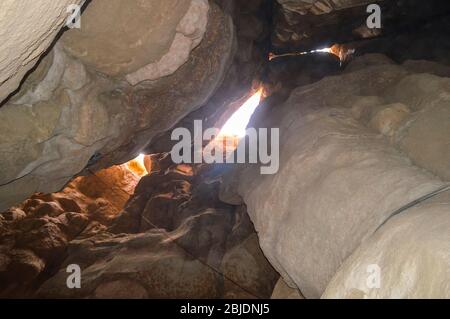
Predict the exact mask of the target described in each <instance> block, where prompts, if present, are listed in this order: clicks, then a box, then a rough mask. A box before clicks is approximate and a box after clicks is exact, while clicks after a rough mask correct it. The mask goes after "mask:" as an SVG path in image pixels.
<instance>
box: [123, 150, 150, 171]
mask: <svg viewBox="0 0 450 319" xmlns="http://www.w3.org/2000/svg"><path fill="white" fill-rule="evenodd" d="M144 158H145V154H139V155H138V157H136V158H135V159H132V160H131V161H129V162H128V163H126V166H127V168H128V169H129V170H130V171H132V172H133V173H135V174H136V175H138V176H144V175H146V174H148V172H147V169H146V168H145V165H144Z"/></svg>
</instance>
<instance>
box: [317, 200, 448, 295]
mask: <svg viewBox="0 0 450 319" xmlns="http://www.w3.org/2000/svg"><path fill="white" fill-rule="evenodd" d="M449 207H450V195H449V194H448V193H446V194H444V193H443V194H441V195H439V196H438V197H436V198H434V199H432V200H430V201H428V202H424V203H422V204H420V205H418V206H416V207H414V208H411V209H410V210H408V211H407V212H405V213H404V214H401V215H398V216H396V217H393V218H392V219H391V220H390V221H389V222H388V223H387V224H386V225H385V226H383V227H382V228H380V229H379V230H378V231H377V232H376V233H375V234H374V235H373V236H371V237H370V238H369V239H368V240H367V241H366V242H364V243H363V244H362V245H361V246H360V247H359V248H358V249H357V250H356V251H355V252H354V253H353V254H352V255H351V256H350V257H349V258H348V259H347V260H346V261H345V263H344V264H343V265H342V266H341V267H340V269H339V270H338V272H337V273H336V275H335V276H334V277H333V279H332V280H331V282H330V284H329V285H328V287H327V289H326V291H325V293H324V294H323V296H322V297H323V298H358V299H359V298H400V299H405V298H411V299H418V298H419V299H420V298H438V299H439V298H442V299H448V298H450V267H449V265H450V231H449V230H450V215H449ZM370 265H378V266H379V267H380V286H379V288H376V287H373V286H371V285H368V284H367V283H368V282H369V283H371V281H370V278H369V275H370V273H368V269H370V268H369V267H370Z"/></svg>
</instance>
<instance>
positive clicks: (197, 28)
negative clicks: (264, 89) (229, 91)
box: [0, 0, 234, 210]
mask: <svg viewBox="0 0 450 319" xmlns="http://www.w3.org/2000/svg"><path fill="white" fill-rule="evenodd" d="M122 2H123V1H120V3H119V2H117V1H116V2H114V3H113V4H114V6H119V8H120V5H121V4H122ZM178 2H180V1H171V2H169V1H167V3H166V1H165V2H163V3H162V2H160V1H156V2H152V3H154V4H155V6H157V7H156V8H160V9H161V10H162V12H160V13H158V10H156V9H155V8H153V9H152V8H150V7H146V10H150V11H152V10H154V11H152V14H161V15H162V13H163V12H167V10H169V9H168V8H170V5H173V4H174V3H178ZM181 2H182V3H187V5H186V12H185V13H186V15H183V14H181V13H180V12H179V11H177V10H169V14H168V16H167V19H168V20H166V19H162V20H157V21H155V22H154V23H157V22H158V21H159V23H162V25H164V28H163V29H162V30H161V32H162V33H164V34H165V32H167V33H168V34H167V39H168V40H167V41H168V43H169V42H170V43H169V47H170V44H172V43H173V42H172V40H174V41H175V42H176V41H177V40H176V37H175V34H172V33H175V32H178V33H179V34H185V33H186V36H188V37H189V39H191V40H192V46H191V47H190V50H191V49H193V48H194V47H195V45H198V46H197V47H196V50H194V51H192V52H191V54H190V55H189V58H188V59H187V61H186V62H185V63H184V64H183V65H182V66H181V67H180V68H178V70H177V71H176V72H175V73H173V74H171V75H170V76H164V77H163V78H161V79H158V80H154V81H144V82H142V83H140V84H139V85H137V86H136V87H131V86H129V85H128V84H127V82H126V81H125V80H124V78H122V79H121V80H120V79H119V81H118V80H117V79H113V78H111V77H108V76H102V75H99V74H98V71H99V70H100V71H101V67H100V68H99V67H98V65H101V64H102V61H103V62H104V65H109V64H110V63H113V62H117V61H118V60H120V59H122V58H123V57H122V56H120V54H122V53H123V54H125V53H127V52H128V53H129V43H128V42H126V41H122V42H121V41H117V39H116V38H114V37H113V38H108V37H106V38H107V39H108V41H111V40H114V48H113V49H114V50H115V51H117V52H118V54H119V56H118V57H116V58H117V59H118V60H117V61H116V60H114V61H113V62H111V60H110V59H112V58H114V55H112V54H111V52H110V51H111V50H112V48H111V47H110V50H109V51H108V52H107V54H106V55H102V54H100V53H101V52H103V53H105V52H104V51H102V50H103V48H101V49H99V50H100V51H98V52H97V51H94V52H91V53H92V55H89V54H88V55H84V54H82V53H83V52H81V53H80V52H78V53H79V54H77V53H76V50H75V49H74V48H72V47H69V46H68V45H69V44H71V45H72V44H73V45H75V44H74V43H78V41H81V42H83V41H86V44H89V43H90V45H87V47H90V46H92V45H93V42H92V41H91V40H92V39H91V38H90V33H87V34H85V33H83V32H80V31H77V30H70V31H69V32H67V34H66V35H65V36H64V37H65V40H64V41H62V43H58V44H57V45H56V46H55V48H54V49H53V50H52V51H51V52H50V54H48V56H47V57H46V58H45V59H44V61H42V63H41V65H40V66H39V67H38V69H37V71H36V72H37V73H36V74H33V75H32V76H30V77H29V78H28V79H27V80H26V81H25V83H24V85H23V88H22V90H21V91H20V92H19V93H18V94H17V95H16V96H14V97H13V98H12V99H11V100H10V101H9V102H8V103H7V104H5V105H4V106H2V107H1V108H0V120H1V121H2V122H3V123H5V125H4V126H2V127H1V128H0V131H1V137H0V151H1V155H0V161H1V163H2V165H1V168H0V185H1V186H0V210H5V209H7V208H8V207H11V206H13V205H15V204H17V203H18V202H20V201H22V200H23V199H25V198H26V197H28V196H30V195H31V194H33V193H35V192H54V191H58V190H60V189H62V188H63V187H64V186H65V184H66V183H67V182H68V181H69V180H70V179H71V178H72V177H73V176H74V175H77V174H79V173H80V172H82V171H83V170H84V169H85V168H86V167H87V166H89V167H91V169H92V170H99V169H102V168H104V167H109V166H111V165H113V164H121V163H124V162H126V161H128V160H130V159H131V158H133V157H134V156H136V155H137V154H138V153H139V151H140V150H141V149H142V148H143V147H144V146H146V145H147V144H149V143H150V142H151V140H152V138H153V137H154V136H156V135H157V134H159V133H161V132H164V131H167V130H168V129H169V128H171V127H172V126H173V125H175V124H176V123H177V122H178V121H179V120H180V119H181V118H183V117H184V116H186V115H187V114H188V113H189V112H191V111H193V110H195V109H197V108H199V107H200V106H202V105H203V104H205V103H206V101H207V100H208V99H209V98H210V97H211V96H212V95H213V93H214V92H215V90H216V89H217V87H219V86H220V84H221V82H222V80H223V78H224V76H225V74H226V72H227V66H228V65H229V64H230V62H231V60H232V58H233V52H234V50H233V43H234V29H233V23H232V21H231V19H230V17H229V16H227V15H225V14H224V13H223V12H222V11H221V10H220V9H219V8H218V7H217V5H213V4H212V5H211V6H210V7H209V8H208V6H207V4H206V3H205V2H204V1H203V0H192V6H190V4H191V2H189V1H181ZM181 2H180V3H181ZM93 3H96V4H95V7H94V9H92V10H91V11H92V12H91V13H90V14H91V15H92V16H87V17H86V19H85V20H86V21H84V18H83V17H82V23H83V22H85V23H86V24H87V26H86V28H88V29H89V30H91V29H92V28H93V29H95V30H97V29H96V28H99V30H98V32H101V30H102V28H106V27H107V26H109V27H110V28H109V29H108V30H109V31H110V32H111V33H112V34H111V36H113V35H114V34H115V33H114V32H119V33H120V32H122V31H121V29H120V28H119V27H120V26H121V25H128V22H129V19H130V17H129V16H127V15H126V14H125V13H126V12H127V11H126V10H118V11H117V12H116V13H117V14H119V16H115V15H103V13H102V14H101V15H100V17H98V14H99V12H103V11H102V10H103V9H105V10H107V8H103V9H102V7H108V5H109V4H110V2H109V1H95V2H93ZM142 4H143V2H141V1H137V0H136V1H127V3H126V5H127V6H129V7H130V8H131V9H133V10H134V11H133V12H135V11H136V10H139V5H142ZM122 5H123V4H122ZM177 8H178V7H177ZM179 8H180V10H181V8H182V6H180V7H179ZM116 9H117V7H116ZM131 9H130V10H131ZM181 11H183V10H181ZM86 12H90V11H89V6H88V9H87V11H86ZM96 12H97V14H95V13H96ZM206 14H208V17H209V18H208V20H207V21H208V25H207V28H206V31H205V32H204V27H205V23H206V20H205V19H206V16H205V15H206ZM122 15H124V16H122ZM172 15H175V16H176V17H177V18H174V17H172ZM164 16H166V15H164ZM167 21H172V22H171V23H169V24H164V23H166V22H167ZM174 21H175V22H174ZM116 24H117V25H116ZM113 25H116V27H117V29H114V28H113V27H112V26H113ZM131 25H132V24H131ZM158 26H159V27H161V25H159V24H158ZM170 26H172V27H173V28H172V29H173V30H172V29H171V28H170ZM81 30H84V29H83V28H82V29H81ZM127 30H128V29H127ZM171 30H172V31H173V32H172V31H171ZM177 30H178V31H177ZM139 31H140V29H137V30H134V32H135V33H133V34H134V35H132V34H129V36H130V38H132V37H133V36H136V37H140V36H141V35H142V33H140V32H139ZM203 32H204V33H203ZM121 34H122V33H121ZM151 34H152V37H153V33H151ZM170 34H172V36H173V39H172V40H170V39H171V35H170ZM122 36H123V34H122ZM72 37H74V38H76V41H75V40H73V42H71V41H69V40H70V39H71V38H72ZM117 37H118V38H120V36H119V35H117ZM158 37H161V38H162V35H161V34H158ZM202 38H203V40H202V41H201V42H200V40H201V39H202ZM150 40H151V39H150ZM150 40H149V41H150ZM96 41H97V40H96ZM96 41H94V42H95V45H98V43H97V42H96ZM136 41H137V42H139V39H136ZM81 42H80V43H81ZM141 42H142V47H137V48H136V50H137V51H139V52H141V53H142V52H144V53H145V51H146V50H145V47H147V46H149V45H150V44H149V43H148V42H145V41H144V40H143V39H142V41H141ZM144 42H145V43H144ZM83 43H84V42H83ZM109 44H110V45H112V43H109ZM105 45H107V44H105ZM151 47H152V48H153V49H155V50H156V51H158V50H159V51H158V52H160V54H161V57H162V56H163V55H164V54H165V53H166V52H165V50H164V49H163V48H162V47H159V49H158V50H157V49H156V47H158V46H156V45H154V44H151ZM169 47H168V48H169ZM121 48H122V50H121ZM124 48H126V50H125V49H124ZM67 52H70V54H68V53H67ZM133 52H134V51H133ZM183 52H184V51H183ZM185 53H186V52H185ZM185 53H183V54H185ZM137 55H139V54H137ZM157 55H158V54H156V55H155V56H157ZM144 56H145V54H144ZM90 57H93V58H92V61H90V60H89V61H87V60H86V61H84V60H83V59H84V58H86V59H89V58H90ZM80 59H81V60H80ZM98 59H100V60H99V61H97V60H98ZM101 59H104V60H101ZM93 61H95V63H94V62H93ZM150 62H152V61H151V60H148V61H147V60H145V61H139V62H136V64H133V66H128V67H125V66H124V70H122V71H123V73H127V72H128V71H131V70H134V68H139V67H142V66H145V65H146V64H148V63H150ZM85 63H86V64H85ZM175 69H176V68H172V71H175ZM105 72H109V71H105ZM166 75H167V74H166ZM142 79H143V78H142ZM186 79H189V83H186Z"/></svg>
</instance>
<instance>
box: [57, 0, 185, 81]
mask: <svg viewBox="0 0 450 319" xmlns="http://www.w3.org/2000/svg"><path fill="white" fill-rule="evenodd" d="M190 2H191V1H190V0H168V1H157V0H150V1H136V0H132V1H126V2H124V1H121V0H97V1H93V2H92V3H90V4H89V6H88V7H87V9H86V10H85V12H84V13H83V16H82V28H80V29H72V30H70V31H68V32H66V33H65V34H64V36H63V39H62V41H63V43H64V47H65V49H66V50H67V52H69V53H70V54H71V55H72V56H74V57H77V58H78V59H80V60H81V61H82V63H84V64H86V65H87V66H89V67H92V68H94V69H96V70H98V71H100V72H102V73H105V74H107V75H110V76H124V75H126V74H128V73H130V72H134V71H136V70H138V69H139V68H141V67H143V66H144V65H146V64H148V63H150V62H156V61H158V60H159V59H161V57H162V56H163V55H164V54H166V52H167V51H168V50H169V48H170V46H171V44H172V42H173V41H174V37H175V35H176V28H177V25H178V24H179V22H180V20H181V19H182V18H183V16H184V15H185V14H186V12H187V10H188V8H189V5H190Z"/></svg>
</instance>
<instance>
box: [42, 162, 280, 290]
mask: <svg viewBox="0 0 450 319" xmlns="http://www.w3.org/2000/svg"><path fill="white" fill-rule="evenodd" d="M166 159H167V157H165V156H162V155H160V156H158V157H157V156H153V157H152V161H153V162H154V165H152V167H154V168H155V170H152V171H150V174H149V175H147V176H144V177H143V178H142V179H141V181H140V183H139V184H138V186H137V188H136V190H135V193H134V195H133V196H132V197H131V198H130V200H129V202H128V203H127V205H126V207H125V208H124V210H123V211H122V212H121V213H120V214H119V215H118V216H117V218H116V219H115V220H114V222H113V225H112V227H109V228H108V230H103V231H99V232H97V233H96V234H95V233H94V234H93V233H91V234H89V233H86V234H85V235H83V234H81V236H79V237H78V238H77V239H75V240H72V241H71V242H70V243H69V245H68V251H67V256H68V257H67V259H66V260H65V261H64V262H63V263H62V264H61V267H60V270H59V272H58V273H57V274H56V275H55V276H52V277H51V278H49V279H48V280H47V281H46V282H45V283H44V284H43V285H42V286H41V287H40V289H39V291H38V293H37V295H38V296H39V297H46V298H47V297H53V298H218V297H222V298H237V297H246V298H255V297H256V298H267V297H269V296H270V294H271V292H272V290H273V286H274V285H275V282H276V280H277V279H278V278H279V276H278V274H277V273H276V272H275V271H274V270H273V268H272V267H271V265H270V264H269V263H268V261H267V260H266V259H265V257H264V255H263V254H262V252H261V249H260V248H259V246H258V239H257V236H256V234H255V232H254V228H253V226H252V225H251V222H250V220H249V218H248V216H247V214H246V211H245V207H242V206H241V207H239V206H238V207H233V206H230V205H227V204H224V203H221V202H220V201H219V200H218V197H217V195H218V184H217V183H214V184H206V183H204V182H203V181H202V179H201V178H196V175H197V174H201V171H202V170H210V169H211V167H192V166H188V165H174V164H173V163H171V162H170V161H167V160H166ZM155 162H158V163H157V165H156V163H155ZM199 176H200V175H199ZM72 263H75V264H79V265H80V266H81V269H82V288H81V289H72V290H71V289H67V288H66V278H67V273H66V266H67V265H69V264H72Z"/></svg>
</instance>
